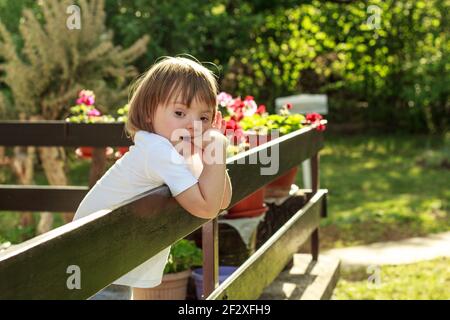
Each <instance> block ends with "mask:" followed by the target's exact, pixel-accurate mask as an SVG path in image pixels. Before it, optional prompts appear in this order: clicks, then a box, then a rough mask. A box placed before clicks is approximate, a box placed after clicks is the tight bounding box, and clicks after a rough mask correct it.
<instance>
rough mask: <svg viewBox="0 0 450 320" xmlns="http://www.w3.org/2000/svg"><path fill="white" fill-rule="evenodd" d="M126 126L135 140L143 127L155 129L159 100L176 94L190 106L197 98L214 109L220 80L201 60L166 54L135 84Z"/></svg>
mask: <svg viewBox="0 0 450 320" xmlns="http://www.w3.org/2000/svg"><path fill="white" fill-rule="evenodd" d="M133 87H134V88H133V90H132V97H131V99H130V109H129V111H128V120H127V122H126V124H125V129H126V131H127V132H128V134H129V135H130V136H131V138H132V139H133V140H134V135H135V134H136V132H137V131H139V130H145V131H148V132H153V126H152V123H151V122H149V121H148V119H152V121H153V119H154V114H155V111H156V108H157V106H158V104H166V103H167V102H168V101H169V99H170V98H171V97H172V96H173V95H176V96H174V98H177V97H179V98H180V99H181V100H180V101H182V102H183V103H184V104H186V105H187V106H188V107H190V105H191V102H192V100H193V99H194V98H197V99H198V100H200V101H201V102H204V103H206V104H207V105H208V106H210V107H211V108H212V109H213V116H212V119H211V121H213V120H214V117H215V114H216V106H217V91H218V84H217V80H216V78H215V76H214V74H213V73H212V72H211V71H210V70H208V69H207V68H206V67H204V66H202V65H201V64H200V63H199V62H197V61H194V60H191V59H187V58H184V57H164V58H163V59H161V60H160V61H159V62H157V63H156V64H154V65H153V66H152V67H151V68H150V69H149V70H148V71H147V72H146V73H144V74H143V75H142V76H141V77H140V79H138V81H137V82H136V83H135V84H134V86H133Z"/></svg>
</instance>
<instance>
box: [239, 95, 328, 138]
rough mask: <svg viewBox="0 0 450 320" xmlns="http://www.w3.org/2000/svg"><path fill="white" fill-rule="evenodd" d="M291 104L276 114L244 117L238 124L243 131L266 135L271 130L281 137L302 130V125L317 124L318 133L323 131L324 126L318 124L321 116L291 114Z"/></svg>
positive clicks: (284, 106) (316, 114)
mask: <svg viewBox="0 0 450 320" xmlns="http://www.w3.org/2000/svg"><path fill="white" fill-rule="evenodd" d="M291 109H292V104H290V103H287V104H285V105H283V106H282V107H281V108H280V110H279V111H278V114H270V115H268V114H263V115H258V114H255V115H253V116H252V117H244V118H242V120H241V121H240V122H239V124H240V126H241V127H242V129H243V130H244V131H249V130H252V131H256V132H258V133H262V134H267V133H270V132H271V131H273V130H278V131H279V132H280V134H281V135H284V134H288V133H290V132H293V131H296V130H298V129H301V128H303V126H304V125H312V124H317V127H316V129H317V130H318V131H324V130H325V125H324V124H321V123H320V120H322V116H321V115H320V114H318V113H310V114H307V115H306V117H305V116H304V115H302V114H299V113H295V114H291V112H290V111H289V110H291Z"/></svg>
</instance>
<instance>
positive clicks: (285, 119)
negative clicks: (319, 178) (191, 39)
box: [239, 103, 325, 198]
mask: <svg viewBox="0 0 450 320" xmlns="http://www.w3.org/2000/svg"><path fill="white" fill-rule="evenodd" d="M291 108H292V105H291V104H290V103H287V104H285V105H284V106H283V107H282V108H281V109H280V111H279V113H278V114H270V115H269V114H267V113H263V114H254V115H253V116H251V117H243V118H242V119H241V121H240V122H239V124H240V126H241V128H242V129H243V130H244V135H245V136H246V137H247V139H248V140H249V143H250V146H251V147H255V146H258V145H260V144H261V143H264V142H268V141H270V140H271V137H272V135H271V132H273V131H274V130H277V131H278V133H279V135H280V136H282V135H285V134H288V133H291V132H293V131H296V130H299V129H301V128H302V127H304V126H305V125H311V124H317V127H316V129H317V130H319V131H323V130H325V125H324V124H321V123H320V121H321V120H322V116H321V115H320V114H317V113H311V114H307V115H306V117H305V116H304V115H302V114H291V113H290V111H289V110H290V109H291ZM255 137H256V139H255ZM262 137H264V138H262ZM255 141H256V142H255ZM297 172H298V167H294V168H292V169H290V170H289V171H288V172H286V173H285V174H284V175H282V176H281V177H279V178H277V179H275V180H274V181H273V182H271V183H269V184H268V185H267V186H266V187H265V188H266V190H265V192H266V197H274V198H279V197H285V196H288V195H289V192H290V190H291V186H292V184H293V183H294V182H295V178H296V176H297Z"/></svg>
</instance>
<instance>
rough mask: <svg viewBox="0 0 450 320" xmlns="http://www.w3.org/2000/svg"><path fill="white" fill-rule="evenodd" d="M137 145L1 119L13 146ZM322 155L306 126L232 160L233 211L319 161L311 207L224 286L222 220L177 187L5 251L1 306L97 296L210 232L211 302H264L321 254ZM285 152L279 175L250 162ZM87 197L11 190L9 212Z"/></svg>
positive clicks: (117, 128) (101, 129)
mask: <svg viewBox="0 0 450 320" xmlns="http://www.w3.org/2000/svg"><path fill="white" fill-rule="evenodd" d="M92 137H95V139H93V138H92ZM130 144H132V142H131V141H130V140H128V139H127V138H126V137H125V135H124V132H123V124H72V123H65V122H62V121H52V122H50V121H49V122H32V123H31V122H19V121H7V122H0V145H3V146H27V145H34V146H66V147H68V146H95V147H102V146H103V147H104V146H124V145H130ZM322 148H323V133H322V132H319V131H317V130H315V128H314V127H306V128H304V129H301V130H298V131H296V132H293V133H290V134H288V135H285V136H282V137H280V138H277V139H274V140H272V141H270V142H268V143H265V144H263V145H261V146H259V147H256V148H253V149H251V150H249V151H247V152H245V153H241V154H239V155H237V156H234V157H232V158H229V159H227V168H228V169H229V175H230V178H231V181H232V186H233V197H232V201H231V206H232V205H234V204H235V203H237V202H238V201H240V200H242V199H244V198H245V197H246V196H248V195H250V194H251V193H253V192H254V191H255V190H257V189H259V188H260V187H262V186H264V185H266V184H267V183H269V182H270V181H272V180H274V179H275V178H277V177H279V176H281V175H283V173H286V172H287V171H288V170H289V169H291V168H292V167H294V166H297V165H299V164H300V163H301V162H302V161H304V160H306V159H311V160H312V181H313V186H312V190H310V191H309V192H308V199H309V200H308V202H307V203H306V205H305V206H304V207H303V208H301V209H300V210H299V211H298V212H297V213H296V214H295V215H294V216H293V217H292V218H291V219H290V220H289V221H288V222H287V223H286V224H285V225H284V226H283V227H282V228H280V229H279V230H278V231H277V232H276V233H275V234H274V235H273V236H272V237H271V238H270V239H269V240H268V241H267V242H266V243H265V244H264V245H263V246H262V247H260V248H259V249H258V250H257V251H256V252H255V253H254V254H253V255H252V256H251V257H250V258H249V259H248V260H247V261H246V262H245V263H244V264H243V265H242V266H241V267H239V269H238V270H237V271H236V272H235V273H234V274H233V275H232V276H231V277H230V278H228V279H227V280H226V281H225V282H224V283H222V284H221V285H220V286H218V232H217V229H218V224H217V218H216V219H212V220H210V221H208V220H204V219H200V218H197V217H194V216H192V215H191V214H189V213H187V212H186V211H185V210H184V209H183V208H182V207H180V206H179V205H178V204H177V202H176V201H175V199H174V198H172V197H171V194H170V191H169V189H168V188H167V186H161V187H158V188H155V189H153V190H150V191H148V192H145V193H143V194H141V195H140V196H138V197H136V199H134V200H133V201H132V202H130V203H129V204H127V205H125V206H123V207H120V208H118V209H116V210H114V211H111V212H107V211H100V212H97V213H94V214H91V215H89V216H87V217H84V218H81V219H79V220H76V221H73V222H71V223H68V224H66V225H64V226H61V227H59V228H56V229H54V230H51V231H50V232H48V233H45V234H43V235H40V236H37V237H35V238H33V239H30V240H28V241H26V242H24V243H21V244H19V245H16V246H13V247H12V248H10V249H8V250H6V251H4V252H2V253H0V299H87V298H89V297H90V296H92V295H94V294H95V293H96V292H98V291H99V290H101V289H102V288H104V287H106V286H107V285H109V284H110V283H112V282H113V281H114V280H116V279H117V278H119V277H120V276H122V275H124V274H126V273H127V272H129V271H130V270H132V269H134V268H135V267H136V266H138V265H140V264H141V263H143V262H145V261H146V260H148V259H149V258H151V257H152V256H154V255H155V254H157V253H158V252H159V251H161V250H162V249H164V248H167V247H168V246H169V245H172V244H173V243H174V242H176V241H177V240H179V239H181V238H183V237H186V236H187V235H189V234H190V233H192V232H194V231H195V230H197V229H198V228H200V227H202V228H203V231H202V232H203V236H202V238H203V251H204V259H203V266H204V290H205V293H206V296H207V297H208V299H256V298H258V297H259V295H260V294H261V292H262V290H263V289H264V288H265V287H266V286H267V285H268V284H270V283H271V282H272V281H273V280H274V279H275V278H276V276H277V275H278V274H279V272H280V271H281V270H282V269H283V267H284V266H285V264H286V263H287V262H288V261H289V259H290V258H291V257H292V254H293V253H295V252H297V249H298V247H299V246H300V245H301V244H302V243H304V242H305V241H306V240H307V239H308V238H309V237H311V240H312V241H311V245H312V254H313V258H314V259H317V257H318V252H319V251H318V248H319V233H318V227H319V220H320V217H321V216H324V215H326V194H327V190H324V189H319V185H318V182H319V150H320V149H322ZM277 153H278V154H279V159H278V162H279V170H278V173H277V174H275V175H261V173H260V170H261V168H262V167H267V165H263V164H261V162H260V161H257V163H253V161H250V160H251V159H255V157H257V159H262V158H267V155H268V154H269V155H273V154H277ZM87 192H88V188H87V187H76V186H61V187H55V186H22V185H1V186H0V210H10V211H41V210H45V211H53V212H64V211H75V210H76V209H77V207H78V205H79V203H80V202H81V200H82V199H83V197H84V196H85V194H86V193H87ZM71 266H76V267H77V268H79V270H80V271H81V288H80V289H69V288H68V286H67V280H68V278H69V276H70V273H68V270H70V268H71ZM248 288H252V289H251V290H249V289H248Z"/></svg>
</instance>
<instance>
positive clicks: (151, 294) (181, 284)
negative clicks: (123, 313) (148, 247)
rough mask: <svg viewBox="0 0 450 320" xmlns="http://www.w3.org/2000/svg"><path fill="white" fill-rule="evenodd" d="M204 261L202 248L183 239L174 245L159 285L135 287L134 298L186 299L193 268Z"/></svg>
mask: <svg viewBox="0 0 450 320" xmlns="http://www.w3.org/2000/svg"><path fill="white" fill-rule="evenodd" d="M202 263H203V255H202V250H201V249H200V248H198V247H197V246H196V245H195V242H194V241H191V240H187V239H181V240H179V241H177V242H176V243H175V244H173V245H172V247H171V248H170V254H169V258H168V261H167V264H166V266H165V268H164V275H163V278H162V282H161V284H160V285H159V286H157V287H154V288H134V289H133V299H134V300H185V299H186V294H187V286H188V281H189V277H190V276H191V268H192V267H197V266H201V265H202Z"/></svg>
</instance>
